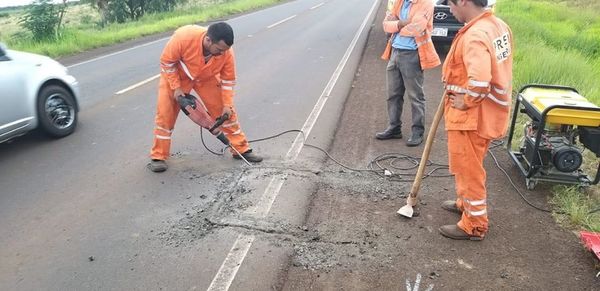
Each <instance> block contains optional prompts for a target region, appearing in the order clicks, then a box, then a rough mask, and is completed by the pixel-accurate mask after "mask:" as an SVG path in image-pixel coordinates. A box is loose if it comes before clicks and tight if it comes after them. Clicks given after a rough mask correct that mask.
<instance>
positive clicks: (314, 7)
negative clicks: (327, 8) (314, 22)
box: [310, 3, 325, 10]
mask: <svg viewBox="0 0 600 291" xmlns="http://www.w3.org/2000/svg"><path fill="white" fill-rule="evenodd" d="M323 4H325V3H321V4H318V5H315V6H313V7H311V8H310V10H313V9H317V8H319V7H321V6H323Z"/></svg>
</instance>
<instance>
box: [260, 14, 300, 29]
mask: <svg viewBox="0 0 600 291" xmlns="http://www.w3.org/2000/svg"><path fill="white" fill-rule="evenodd" d="M296 16H298V15H292V16H290V17H288V18H286V19H284V20H280V21H277V22H275V23H273V24H271V25H269V26H267V28H273V27H275V26H277V25H280V24H282V23H284V22H286V21H288V20H290V19H292V18H294V17H296Z"/></svg>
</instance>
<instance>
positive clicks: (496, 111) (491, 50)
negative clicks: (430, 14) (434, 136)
mask: <svg viewBox="0 0 600 291" xmlns="http://www.w3.org/2000/svg"><path fill="white" fill-rule="evenodd" d="M513 52H514V50H513V36H512V32H511V30H510V28H509V27H508V25H506V23H504V21H502V20H500V19H499V18H497V17H496V16H494V15H493V14H492V12H490V11H486V12H484V13H482V14H481V15H480V16H478V17H476V18H475V19H473V20H472V21H470V22H469V23H467V25H466V26H465V27H463V28H461V29H460V30H459V31H458V33H457V35H456V37H455V38H454V41H453V42H452V46H451V47H450V51H449V52H448V56H447V57H446V60H445V61H444V66H443V69H442V81H443V82H444V85H445V89H446V93H456V94H465V104H466V106H467V109H466V110H458V109H456V108H453V107H451V106H450V101H449V99H448V98H446V100H445V108H444V118H445V121H446V130H476V131H477V133H478V135H479V136H481V137H483V138H486V139H497V138H501V137H503V136H504V135H505V134H506V130H507V129H508V118H509V114H510V105H511V93H512V63H513Z"/></svg>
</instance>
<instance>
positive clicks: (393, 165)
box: [200, 129, 600, 213]
mask: <svg viewBox="0 0 600 291" xmlns="http://www.w3.org/2000/svg"><path fill="white" fill-rule="evenodd" d="M293 132H296V133H300V134H301V135H302V140H303V141H306V136H305V134H304V132H303V131H302V130H299V129H292V130H286V131H283V132H281V133H278V134H275V135H271V136H267V137H264V138H259V139H254V140H249V141H248V142H250V143H255V142H261V141H265V140H270V139H273V138H277V137H280V136H282V135H284V134H288V133H293ZM200 138H201V140H202V145H203V146H204V148H206V150H208V151H209V152H210V153H212V154H214V155H218V156H222V155H223V154H224V152H225V150H226V149H227V148H228V147H229V146H225V147H223V148H222V149H221V152H220V153H218V152H215V151H213V150H211V149H210V148H208V146H206V144H205V143H204V137H203V135H202V130H201V131H200ZM503 144H504V142H503V141H493V142H492V145H491V146H490V147H489V149H488V152H489V153H490V155H491V156H492V158H493V159H494V162H495V164H496V167H498V169H500V170H501V171H502V173H504V175H505V176H506V178H507V179H508V181H509V182H510V184H511V185H512V187H513V188H514V189H515V190H516V191H517V193H518V194H519V195H520V196H521V198H522V199H523V200H524V201H525V202H526V203H527V204H528V205H529V206H531V207H533V208H535V209H537V210H539V211H543V212H551V211H550V210H548V209H544V208H541V207H539V206H536V205H534V204H533V203H531V202H530V201H529V200H528V199H527V198H526V197H525V195H524V194H523V193H522V192H521V190H519V188H518V187H517V185H515V183H514V182H513V180H512V179H511V177H510V175H509V174H508V173H507V172H506V170H504V168H502V166H500V163H499V162H498V159H497V158H496V155H495V154H494V153H493V152H492V149H494V148H496V147H499V146H502V145H503ZM304 146H307V147H311V148H314V149H317V150H319V151H321V152H322V153H324V154H325V155H326V156H327V157H328V158H329V159H331V160H332V161H333V162H334V163H336V164H337V165H339V166H340V167H342V168H345V169H347V170H350V171H355V172H368V173H374V174H376V175H378V176H380V177H384V178H388V179H391V180H394V181H398V182H413V181H414V178H412V179H410V178H409V179H407V178H404V177H405V176H414V175H415V173H405V172H403V171H410V170H414V169H416V168H417V167H418V166H419V163H420V161H421V158H417V157H413V156H410V155H406V154H400V153H386V154H381V155H379V156H377V157H375V158H374V159H373V160H371V161H370V162H369V164H368V165H367V168H366V169H356V168H352V167H349V166H346V165H344V164H343V163H342V162H340V161H338V160H336V159H335V158H334V157H332V156H331V154H329V152H327V151H326V150H324V149H322V148H320V147H318V146H316V145H312V144H308V143H304ZM385 161H387V162H388V165H387V167H386V166H385V165H382V163H383V162H385ZM402 161H404V162H406V161H407V162H408V163H409V164H411V165H409V166H405V167H401V166H398V165H397V164H398V163H399V162H402ZM426 166H433V167H434V168H433V169H432V170H430V171H429V172H427V173H426V174H425V175H423V179H425V178H428V177H436V178H441V177H452V176H453V175H452V174H435V172H437V171H440V170H448V165H445V164H438V163H434V162H432V161H430V160H427V164H426ZM596 211H600V208H598V209H594V210H592V211H590V212H589V213H593V212H596Z"/></svg>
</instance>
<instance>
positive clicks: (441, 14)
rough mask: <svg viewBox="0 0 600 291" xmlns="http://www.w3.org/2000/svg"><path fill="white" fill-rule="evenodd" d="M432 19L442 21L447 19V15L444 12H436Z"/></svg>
mask: <svg viewBox="0 0 600 291" xmlns="http://www.w3.org/2000/svg"><path fill="white" fill-rule="evenodd" d="M433 18H435V19H437V20H444V19H446V18H448V14H446V13H444V12H437V13H436V14H434V15H433Z"/></svg>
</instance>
